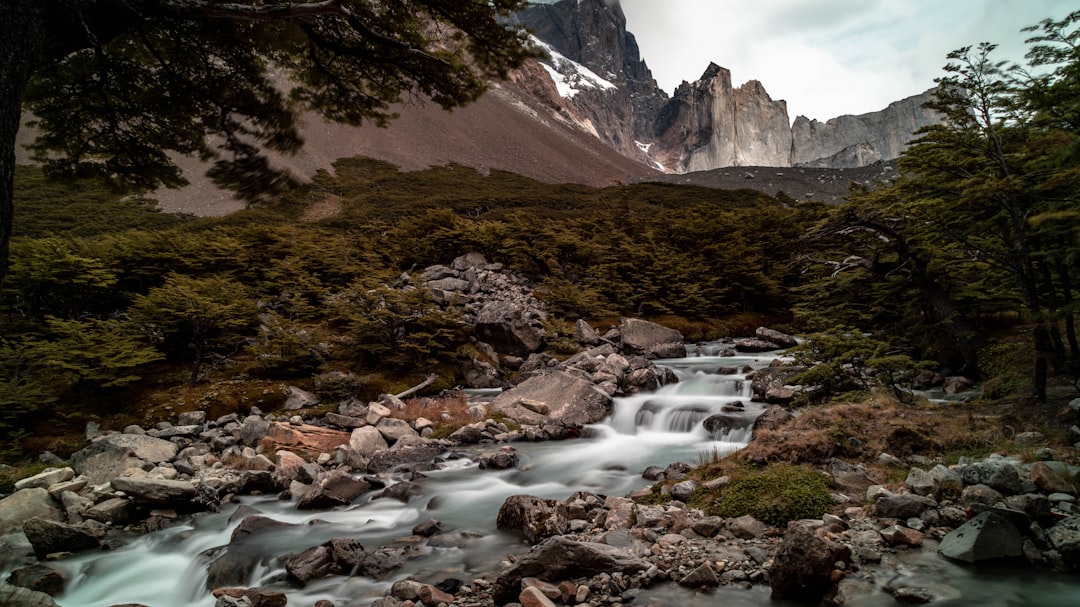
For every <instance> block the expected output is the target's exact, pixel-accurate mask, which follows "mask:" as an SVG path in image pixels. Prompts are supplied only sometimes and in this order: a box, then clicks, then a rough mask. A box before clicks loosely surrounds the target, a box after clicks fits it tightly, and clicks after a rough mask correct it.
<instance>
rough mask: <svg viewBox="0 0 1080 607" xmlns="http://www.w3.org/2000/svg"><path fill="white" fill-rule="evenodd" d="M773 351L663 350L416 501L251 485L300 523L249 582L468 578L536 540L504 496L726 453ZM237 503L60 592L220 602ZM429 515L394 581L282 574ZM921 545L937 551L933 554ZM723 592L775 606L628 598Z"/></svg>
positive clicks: (454, 469)
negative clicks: (599, 401) (636, 389)
mask: <svg viewBox="0 0 1080 607" xmlns="http://www.w3.org/2000/svg"><path fill="white" fill-rule="evenodd" d="M772 359H773V356H771V355H761V356H755V357H734V358H733V357H724V358H721V357H717V356H715V348H711V347H703V348H697V349H694V350H693V351H692V352H691V356H690V357H688V358H686V359H670V360H663V361H657V364H659V365H663V366H667V367H668V368H671V369H673V370H674V371H675V373H676V374H677V375H678V376H679V378H680V381H679V382H678V383H674V384H670V385H667V386H664V387H662V388H660V389H659V390H657V391H656V392H652V393H648V394H639V395H635V396H632V397H627V398H620V399H617V400H616V403H615V409H614V412H613V414H612V416H611V417H610V418H609V419H608V420H606V421H605V423H601V424H596V425H594V426H591V427H590V429H589V432H588V433H587V435H588V438H582V439H575V440H569V441H558V442H546V443H515V444H514V447H515V448H516V449H517V450H518V453H519V456H520V460H521V463H520V464H519V466H518V467H517V468H516V469H514V470H505V471H482V470H479V468H478V466H477V464H476V463H475V459H476V456H477V455H478V454H479V453H481V452H482V451H484V449H485V448H484V447H483V446H481V447H479V448H470V449H458V450H455V452H454V453H455V454H456V456H455V458H454V459H450V460H448V461H447V462H446V463H445V464H444V465H443V467H442V468H441V469H440V470H436V471H433V472H427V473H425V478H423V479H419V480H417V481H416V482H417V483H418V484H419V485H420V486H421V487H422V488H423V494H422V495H421V496H420V497H418V498H414V499H413V500H411V501H410V502H409V503H408V504H402V503H401V502H399V501H396V500H392V499H378V500H371V499H370V497H368V496H365V497H362V498H360V499H359V500H357V501H356V502H355V503H354V504H353V505H352V506H350V507H348V508H343V509H337V510H329V511H320V512H301V511H298V510H296V509H295V508H293V503H292V502H288V501H281V500H277V499H274V498H272V497H243V498H241V499H240V500H239V501H240V503H241V504H245V505H248V506H252V507H254V508H257V509H258V510H259V511H261V512H262V513H264V514H265V515H266V516H269V517H271V518H274V519H277V520H279V521H283V522H288V523H295V524H296V525H297V526H295V527H287V528H283V529H282V530H281V531H275V532H274V534H273V535H272V536H271V538H270V539H269V540H267V542H264V544H263V545H261V546H260V549H261V550H263V551H264V553H265V558H264V559H263V560H262V562H261V564H260V565H259V566H258V567H257V569H256V571H255V572H254V574H253V575H252V579H251V580H250V583H249V586H252V587H264V588H267V589H274V590H281V591H284V592H286V593H287V594H288V595H289V605H295V606H299V607H309V606H310V605H312V604H314V603H315V601H317V600H319V599H329V600H331V601H333V602H334V604H335V605H337V606H338V607H346V606H364V607H366V606H367V605H370V603H371V602H372V601H373V600H374V599H375V598H377V597H379V596H382V595H383V594H384V593H385V591H386V590H387V588H388V587H389V586H390V584H391V583H392V582H393V581H394V580H397V579H402V578H405V577H408V576H415V577H416V578H417V579H421V580H424V581H427V582H437V581H439V580H442V579H444V578H447V577H455V578H458V579H463V580H466V581H467V580H470V579H472V577H475V576H476V575H477V574H479V573H482V572H486V571H492V570H495V569H496V568H497V567H498V565H499V562H500V561H501V560H503V559H504V558H505V557H506V555H507V554H509V553H521V552H523V551H525V550H527V549H528V547H527V546H526V545H524V544H523V543H522V542H521V539H520V538H519V537H517V536H514V535H511V534H507V533H504V532H501V531H498V530H496V529H495V528H494V522H495V518H496V513H497V512H498V510H499V507H500V506H501V505H502V503H503V501H504V500H505V499H506V498H507V497H508V496H510V495H515V494H529V495H536V496H540V497H546V498H557V499H566V498H568V497H569V496H570V495H571V494H573V493H574V492H575V491H591V492H594V493H600V494H606V495H625V494H626V493H628V492H630V491H634V490H636V489H640V488H642V487H644V486H646V485H647V481H644V480H643V479H642V478H641V472H642V470H643V469H644V468H646V467H648V466H652V465H655V466H661V467H662V466H666V465H667V464H670V463H672V462H676V461H684V462H687V463H690V464H695V463H697V462H698V461H699V460H700V459H701V458H703V457H712V456H713V454H714V453H719V454H724V453H728V452H732V451H734V450H736V449H738V448H739V447H741V446H742V445H744V444H745V443H746V442H747V441H748V440H749V436H750V428H751V426H752V423H753V420H754V419H755V418H756V416H757V414H759V413H760V411H761V409H762V407H761V405H760V404H757V403H751V402H750V391H749V381H746V380H745V373H746V372H747V371H748V370H750V369H752V368H759V367H762V366H765V365H767V364H768V363H769V362H770V361H771V360H772ZM736 401H739V402H741V403H743V407H742V408H741V410H740V407H738V406H735V405H734V403H736ZM711 416H719V419H721V420H722V421H723V422H724V423H723V424H722V425H721V428H715V427H714V431H713V432H710V431H708V430H706V429H705V427H704V426H703V424H702V422H703V421H704V420H706V419H707V418H709V417H711ZM492 448H495V447H494V446H490V445H489V446H487V449H489V450H490V449H492ZM388 480H390V481H391V482H392V481H394V480H401V479H400V478H392V479H388ZM235 509H236V506H234V505H229V506H226V507H223V508H222V511H221V512H219V513H213V514H207V515H203V516H199V517H196V518H194V519H192V520H190V521H188V522H185V523H183V524H180V525H177V526H175V527H172V528H169V529H166V530H163V531H160V532H155V533H151V534H147V535H145V536H141V537H137V538H133V539H132V541H131V542H130V543H129V544H127V545H125V546H124V547H122V548H119V549H116V550H114V551H111V552H95V553H91V554H85V555H81V556H77V557H73V558H70V559H66V560H63V561H59V562H57V563H55V565H56V566H58V567H60V568H61V569H63V570H64V571H65V573H66V574H67V575H68V576H69V579H70V583H69V586H68V590H67V592H66V593H65V594H64V595H63V596H61V597H59V598H58V599H57V602H58V603H59V604H60V605H61V606H62V607H109V606H111V605H116V604H122V603H142V604H145V605H150V606H151V607H210V606H212V605H213V604H214V599H213V597H212V596H210V594H209V593H208V592H207V591H206V590H205V581H206V565H207V562H208V560H209V559H210V556H209V555H211V554H213V552H214V550H213V549H215V548H218V547H221V546H224V545H226V544H227V543H228V542H229V536H230V534H231V533H232V531H233V529H234V528H235V526H236V524H237V523H238V521H233V522H230V521H229V518H230V516H231V514H232V513H233V512H234V511H235ZM429 518H437V519H439V520H440V521H442V523H443V528H444V529H445V530H447V532H448V533H450V534H452V535H455V536H456V537H457V538H459V539H460V545H456V546H452V547H438V548H430V547H426V546H422V547H421V550H424V551H426V552H427V554H426V556H424V557H423V558H420V559H416V560H413V561H410V562H408V563H407V564H406V566H405V567H404V568H403V569H401V570H398V571H396V572H394V573H393V574H392V575H391V576H390V577H389V578H388V579H386V580H382V581H376V580H373V579H370V578H363V577H348V578H346V577H332V578H327V579H323V580H317V581H314V582H312V583H310V584H308V586H306V587H305V588H303V589H298V588H295V587H292V586H290V585H289V584H288V583H286V582H285V581H284V571H283V570H282V568H281V566H280V564H278V563H277V562H276V560H275V559H274V558H273V556H274V555H282V554H289V553H296V552H300V551H302V550H304V549H306V548H309V547H312V546H316V545H318V544H321V543H323V542H325V541H327V540H329V539H331V538H337V537H352V538H357V539H359V540H360V541H361V542H362V543H363V544H364V546H365V548H367V549H368V550H371V549H373V548H376V547H379V546H382V545H387V544H390V543H393V542H394V541H395V540H398V539H400V538H402V537H404V536H408V535H409V534H410V532H411V529H412V527H414V526H415V525H416V524H417V523H419V522H421V521H424V520H426V519H429ZM926 558H930V559H934V560H936V559H935V557H933V556H932V555H931V556H928V557H926ZM912 567H914V570H915V571H916V572H917V573H914V574H910V575H911V577H912V578H913V579H915V580H918V579H921V578H920V576H922V577H926V578H928V579H930V581H928V582H926V583H927V584H931V583H936V584H938V585H942V584H946V582H945V581H944V580H943V579H941V578H942V576H948V577H949V579H948V587H949V588H955V587H956V584H957V580H960V582H961V583H968V584H969V585H971V586H973V587H976V588H978V589H979V592H980V593H981V594H980V595H979V596H980V597H982V598H980V600H979V603H981V604H983V605H988V606H989V605H1023V604H1040V605H1058V604H1060V605H1065V604H1069V605H1080V592H1078V590H1077V587H1075V586H1069V584H1068V583H1066V584H1064V586H1062V585H1061V584H1060V583H1059V584H1058V585H1056V586H1051V588H1052V590H1056V591H1058V592H1056V593H1051V594H1050V595H1046V596H1045V597H1044V598H1047V599H1048V600H1047V601H1046V602H1037V603H1024V602H1016V601H1020V600H1021V597H1024V596H1029V597H1030V594H1029V595H1024V594H1023V593H1022V592H1019V591H1017V592H1006V591H1004V590H1001V591H995V590H993V589H991V590H987V588H993V586H988V585H986V584H983V583H982V582H981V581H979V579H978V578H976V577H975V576H973V575H972V574H971V573H970V572H968V571H967V570H965V569H962V568H959V567H954V566H952V565H946V566H942V567H933V566H927V567H921V566H912ZM911 570H912V569H911V568H908V569H905V570H904V571H905V572H910V571H911ZM906 574H907V573H906ZM935 576H936V577H935ZM1003 579H1004V580H1005V581H1002V580H1003ZM1047 579H1051V580H1057V579H1058V578H1053V577H1049V578H1047ZM968 580H971V581H970V582H968ZM913 583H914V582H913ZM995 583H997V584H998V585H1000V584H1005V585H1006V586H1008V587H1010V588H1011V587H1012V586H1014V585H1015V584H1011V582H1009V581H1008V578H1002V577H1000V576H999V577H997V578H995ZM1063 587H1064V588H1066V589H1068V591H1069V592H1072V594H1067V596H1070V597H1072V599H1073V602H1069V603H1057V602H1054V601H1053V600H1052V597H1054V596H1062V595H1061V589H1062V588H1063ZM956 594H957V595H958V596H960V595H961V594H963V595H964V596H967V594H966V592H965V593H961V592H960V591H956ZM860 598H862V599H865V600H863V601H862V602H859V603H852V604H858V605H890V604H895V602H894V601H893V599H892V598H891V597H889V596H888V595H885V594H882V593H875V594H873V595H870V596H869V597H860ZM1014 598H1015V600H1013V599H1014ZM717 601H721V602H722V603H723V604H725V605H736V606H742V605H746V606H750V605H775V603H773V602H771V601H770V599H769V596H768V588H765V587H756V588H754V589H751V590H741V589H733V588H721V589H718V590H716V591H714V592H712V593H709V594H699V593H695V592H692V591H688V590H684V589H681V588H679V587H677V586H675V585H673V584H665V585H660V586H658V587H657V588H654V589H650V590H648V591H646V592H644V593H643V594H642V596H641V598H640V599H639V600H638V601H636V602H635V603H634V604H642V605H645V604H650V603H652V604H655V605H687V606H691V607H692V606H695V605H701V606H704V605H715V604H717ZM995 601H997V602H995ZM1001 601H1005V602H1001ZM951 604H957V605H959V604H963V603H951Z"/></svg>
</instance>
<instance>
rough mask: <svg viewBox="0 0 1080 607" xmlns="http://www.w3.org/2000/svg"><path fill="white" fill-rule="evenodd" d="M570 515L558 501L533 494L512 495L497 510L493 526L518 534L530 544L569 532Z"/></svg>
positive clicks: (564, 505)
mask: <svg viewBox="0 0 1080 607" xmlns="http://www.w3.org/2000/svg"><path fill="white" fill-rule="evenodd" d="M569 519H570V517H569V512H568V510H567V507H566V504H565V503H564V502H562V501H559V500H553V499H543V498H539V497H535V496H532V495H511V496H510V497H508V498H506V500H505V501H504V502H503V505H502V506H501V507H500V508H499V514H498V516H497V517H496V519H495V525H496V526H497V527H498V528H499V529H507V530H510V531H517V532H520V533H522V534H523V535H524V536H525V539H527V540H529V541H530V542H532V543H536V542H538V541H539V540H541V539H543V538H546V537H551V536H556V535H562V534H564V533H566V532H567V530H568V529H569Z"/></svg>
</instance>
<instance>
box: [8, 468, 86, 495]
mask: <svg viewBox="0 0 1080 607" xmlns="http://www.w3.org/2000/svg"><path fill="white" fill-rule="evenodd" d="M73 478H75V471H74V470H72V469H71V468H47V469H46V470H44V471H43V472H39V473H37V474H35V475H34V476H28V477H26V478H24V479H20V480H17V481H15V490H16V491H21V490H23V489H32V488H34V487H41V488H43V489H48V488H49V486H50V485H55V484H56V483H63V482H66V481H70V480H71V479H73Z"/></svg>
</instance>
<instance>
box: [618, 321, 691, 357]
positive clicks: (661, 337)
mask: <svg viewBox="0 0 1080 607" xmlns="http://www.w3.org/2000/svg"><path fill="white" fill-rule="evenodd" d="M619 332H620V334H621V335H622V350H623V352H625V353H627V354H636V355H641V356H644V357H646V358H682V357H684V356H686V342H685V340H684V338H683V335H682V333H679V332H678V331H676V330H675V329H669V328H668V327H665V326H663V325H658V324H656V323H654V322H649V321H647V320H642V319H640V318H624V319H622V324H621V325H620V327H619Z"/></svg>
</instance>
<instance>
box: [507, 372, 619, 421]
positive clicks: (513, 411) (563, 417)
mask: <svg viewBox="0 0 1080 607" xmlns="http://www.w3.org/2000/svg"><path fill="white" fill-rule="evenodd" d="M522 401H534V402H538V403H543V404H545V405H547V407H548V414H547V415H541V414H539V413H537V412H535V411H534V410H532V409H530V408H528V407H526V406H523V405H522ZM491 407H492V410H493V411H495V412H497V413H502V414H504V415H506V416H508V417H510V418H511V419H513V420H515V421H517V422H519V423H522V424H530V425H541V424H544V423H547V422H549V421H557V422H560V423H562V424H563V425H565V426H568V427H575V426H582V425H585V424H591V423H595V422H598V421H600V420H602V419H604V418H605V417H607V416H608V415H609V414H610V413H611V407H612V400H611V397H610V396H608V395H607V394H604V393H603V392H600V391H599V390H597V389H596V388H594V387H593V385H592V383H591V382H588V381H586V380H584V379H581V378H578V377H575V376H573V375H571V374H569V373H566V372H564V371H555V372H550V373H545V374H542V375H536V376H533V377H530V378H529V379H527V380H525V381H524V382H522V383H521V384H518V385H517V386H515V387H513V388H511V389H509V390H506V391H504V392H503V393H502V394H500V395H499V396H497V397H496V398H495V400H493V401H492V403H491Z"/></svg>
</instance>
